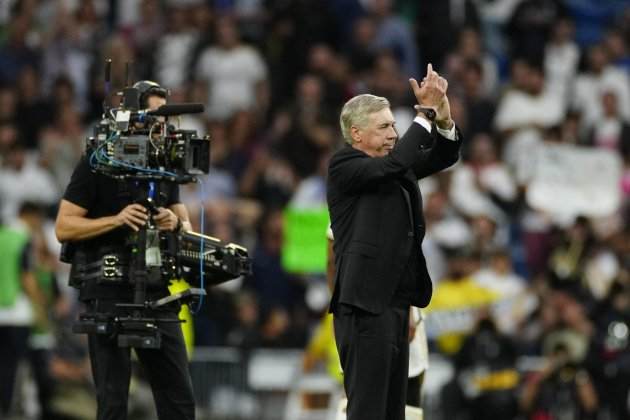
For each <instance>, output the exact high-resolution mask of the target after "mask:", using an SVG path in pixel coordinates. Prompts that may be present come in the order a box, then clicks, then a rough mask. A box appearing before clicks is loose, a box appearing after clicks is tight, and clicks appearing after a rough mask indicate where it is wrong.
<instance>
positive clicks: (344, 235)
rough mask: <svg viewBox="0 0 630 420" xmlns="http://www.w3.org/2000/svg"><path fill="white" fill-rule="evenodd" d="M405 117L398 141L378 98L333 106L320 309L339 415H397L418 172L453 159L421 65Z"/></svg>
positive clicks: (442, 102)
mask: <svg viewBox="0 0 630 420" xmlns="http://www.w3.org/2000/svg"><path fill="white" fill-rule="evenodd" d="M409 82H410V84H411V87H412V89H413V93H414V95H415V97H416V99H417V101H418V105H416V107H415V108H416V110H417V111H418V115H417V117H416V118H415V119H414V123H413V124H412V125H411V127H410V128H409V130H408V131H407V132H406V133H405V135H404V136H403V137H402V138H400V139H398V133H397V132H396V128H395V121H394V117H393V115H392V112H391V110H390V106H389V102H388V101H387V99H385V98H382V97H378V96H374V95H368V94H365V95H359V96H356V97H354V98H352V99H350V100H349V101H348V102H347V103H346V104H345V105H344V107H343V109H342V111H341V117H340V124H341V130H342V133H343V136H344V138H345V140H346V142H347V143H348V144H347V145H346V146H345V147H344V148H343V149H341V150H339V151H338V152H337V153H336V154H335V155H334V156H333V157H332V159H331V161H330V166H329V168H328V197H327V199H328V210H329V212H330V219H331V225H332V230H333V234H334V237H335V242H334V251H335V256H336V258H335V264H336V267H337V271H336V274H335V284H334V292H333V296H332V300H331V305H330V310H331V312H332V313H333V316H334V326H335V339H336V343H337V350H338V351H339V356H340V359H341V366H342V368H343V371H344V387H345V389H346V394H347V396H348V408H347V413H348V420H371V419H373V420H385V419H387V420H391V419H394V420H404V410H405V397H406V385H407V372H408V363H409V358H408V357H409V356H408V352H409V344H408V326H409V319H408V317H409V308H410V306H411V305H413V306H418V307H425V306H427V304H428V303H429V301H430V299H431V291H432V286H431V278H430V277H429V274H428V272H427V268H426V263H425V260H424V256H423V254H422V250H421V243H422V238H423V237H424V229H425V228H424V219H423V216H422V198H421V196H420V190H419V189H418V183H417V181H418V179H420V178H423V177H426V176H429V175H431V174H433V173H436V172H439V171H440V170H442V169H445V168H447V167H449V166H451V165H452V164H454V163H455V162H456V161H457V159H458V158H459V148H460V144H461V138H460V137H461V136H460V134H459V131H458V130H457V129H456V127H455V124H454V122H453V120H452V119H451V113H450V107H449V103H448V98H447V97H446V90H447V87H448V83H447V81H446V80H445V79H444V78H442V77H440V76H439V75H438V74H437V73H436V72H435V71H433V69H432V67H431V65H430V64H429V65H428V66H427V75H426V77H425V78H424V79H423V80H422V83H421V84H420V85H419V84H418V82H417V81H416V80H415V79H410V80H409Z"/></svg>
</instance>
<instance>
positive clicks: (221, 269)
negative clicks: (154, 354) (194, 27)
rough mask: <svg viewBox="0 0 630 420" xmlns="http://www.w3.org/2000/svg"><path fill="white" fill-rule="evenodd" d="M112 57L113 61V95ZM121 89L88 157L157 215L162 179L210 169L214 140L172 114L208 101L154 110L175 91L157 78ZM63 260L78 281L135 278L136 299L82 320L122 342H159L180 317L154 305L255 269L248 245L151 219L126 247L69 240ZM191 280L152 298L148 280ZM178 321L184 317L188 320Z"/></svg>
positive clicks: (191, 178) (194, 297)
mask: <svg viewBox="0 0 630 420" xmlns="http://www.w3.org/2000/svg"><path fill="white" fill-rule="evenodd" d="M110 70H111V60H107V62H106V67H105V85H106V97H107V94H108V91H109V81H110ZM128 76H129V64H127V75H126V77H125V80H126V82H125V84H126V85H127V87H125V88H124V89H122V91H121V92H119V93H118V96H120V97H121V101H120V105H119V106H118V107H111V108H110V107H108V106H107V105H106V103H104V105H103V110H104V112H103V116H102V118H101V120H100V122H98V123H97V124H96V126H95V127H94V135H93V136H91V137H89V138H87V140H86V156H87V158H88V160H89V164H90V167H91V168H92V171H94V172H96V173H100V174H103V175H105V176H108V177H112V178H116V179H120V180H124V181H125V182H126V183H127V184H128V186H129V190H130V191H132V192H133V193H132V197H133V201H134V202H136V203H139V204H142V205H143V206H145V207H146V208H147V209H148V210H149V213H150V214H151V216H153V215H155V214H157V213H158V209H157V208H158V206H160V205H162V203H161V201H160V191H159V190H160V185H163V184H164V183H167V184H168V183H175V184H184V183H189V182H197V178H196V177H197V176H198V175H202V174H207V173H208V172H209V169H210V167H209V162H210V138H209V136H205V137H199V136H198V135H197V133H196V132H195V131H194V130H184V129H179V128H176V127H175V126H173V125H171V124H170V123H169V117H174V116H179V115H182V114H191V113H199V112H203V109H204V108H203V105H201V104H164V105H162V106H160V107H157V108H149V107H148V103H147V100H146V99H147V96H148V95H158V96H162V97H163V98H165V99H166V96H167V95H168V92H167V91H166V90H165V89H163V88H162V87H161V86H159V85H158V84H157V83H155V82H151V81H141V82H137V83H135V84H134V85H133V86H128V79H129V77H128ZM61 260H62V261H64V262H70V263H72V271H71V278H70V284H71V285H73V286H75V287H81V286H82V285H83V284H85V282H89V281H95V282H97V283H99V284H121V283H129V284H131V285H132V286H133V291H134V292H133V302H120V303H117V304H116V311H115V313H94V312H88V313H83V314H81V315H80V316H79V320H78V321H77V322H76V323H75V324H74V326H73V331H74V332H75V333H90V334H106V335H110V336H116V337H117V340H118V345H119V346H120V347H142V348H159V347H160V346H161V335H160V330H159V322H173V321H172V320H170V319H161V318H158V317H156V316H155V312H153V311H152V310H155V309H158V308H160V307H163V306H164V305H168V304H170V303H172V302H180V303H195V302H196V303H197V304H198V305H200V304H201V301H202V299H203V296H205V295H206V290H205V289H206V287H209V286H213V285H216V284H219V283H222V282H224V281H227V280H231V279H234V278H237V277H239V276H241V275H245V274H248V273H250V271H251V268H250V260H249V256H248V253H247V249H245V248H243V247H241V246H239V245H236V244H231V243H230V244H224V243H222V242H221V241H220V240H218V239H216V238H212V237H210V236H206V235H203V234H200V233H195V232H184V231H182V230H181V229H178V231H177V232H165V231H159V230H158V229H157V227H156V225H155V223H154V222H153V220H152V217H150V218H149V220H148V222H147V224H146V225H145V226H143V227H142V228H141V229H140V230H139V231H138V232H133V233H131V234H130V235H129V236H128V239H127V243H126V245H125V246H124V247H120V248H119V249H101V250H99V252H97V253H96V254H94V253H93V252H91V253H89V254H88V253H86V252H83V251H82V249H81V246H80V245H79V246H77V244H76V243H72V244H64V247H63V248H62V255H61ZM181 278H183V279H185V280H187V281H188V282H189V283H190V284H191V285H193V286H194V287H191V288H189V289H187V290H185V291H183V292H180V293H176V294H172V295H169V296H165V297H162V298H160V299H157V300H152V301H151V300H147V298H146V294H147V293H146V291H147V286H148V285H168V284H169V283H170V281H171V280H172V279H181ZM175 322H182V321H180V320H178V321H175Z"/></svg>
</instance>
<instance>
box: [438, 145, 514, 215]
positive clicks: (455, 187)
mask: <svg viewBox="0 0 630 420" xmlns="http://www.w3.org/2000/svg"><path fill="white" fill-rule="evenodd" d="M469 147H470V159H469V160H468V161H467V162H465V163H463V164H460V165H458V166H457V167H455V169H454V171H453V177H452V181H451V189H450V192H449V195H450V199H451V202H452V203H453V205H454V206H455V207H456V208H457V209H458V210H460V211H461V212H462V213H463V214H464V215H466V216H469V217H474V216H477V215H482V214H483V215H487V216H489V217H490V218H491V219H493V220H495V221H498V222H499V223H505V222H506V221H507V218H508V216H509V215H510V214H511V213H512V210H513V207H514V202H515V200H516V195H517V191H516V184H515V182H514V180H513V179H512V176H511V175H510V172H509V171H508V170H507V168H506V167H505V165H504V164H503V163H502V162H501V161H500V160H499V159H498V156H497V152H496V149H495V145H494V142H493V140H492V138H491V137H490V136H488V135H486V134H478V135H477V136H475V137H473V138H472V139H471V146H469Z"/></svg>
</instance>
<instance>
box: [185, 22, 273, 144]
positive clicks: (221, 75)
mask: <svg viewBox="0 0 630 420" xmlns="http://www.w3.org/2000/svg"><path fill="white" fill-rule="evenodd" d="M216 31H217V32H216V40H217V45H216V46H210V47H209V48H207V49H206V50H205V51H203V52H202V53H201V56H200V58H199V61H198V63H197V72H196V79H197V80H198V81H199V82H201V83H202V84H204V85H205V88H206V90H207V92H208V96H207V109H206V111H207V116H208V118H209V119H210V121H211V122H213V123H214V124H215V125H225V126H226V127H227V128H228V133H229V134H228V138H229V144H230V145H231V146H232V147H235V148H240V147H243V146H244V144H245V142H246V141H247V140H249V136H250V134H251V130H252V129H253V128H254V127H255V123H256V122H257V121H258V119H259V118H260V117H261V116H264V115H265V112H266V108H267V106H268V103H269V97H268V95H269V92H268V86H267V68H266V65H265V63H264V61H263V60H262V57H261V55H260V53H259V52H258V51H257V50H256V49H254V48H252V47H250V46H247V45H245V44H242V43H241V41H240V35H239V33H238V28H237V26H236V23H235V22H234V21H233V20H232V19H231V18H229V17H222V18H220V19H219V20H218V21H217V26H216Z"/></svg>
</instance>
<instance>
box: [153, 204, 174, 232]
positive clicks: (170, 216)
mask: <svg viewBox="0 0 630 420" xmlns="http://www.w3.org/2000/svg"><path fill="white" fill-rule="evenodd" d="M158 211H159V213H158V214H156V215H155V216H153V220H154V221H155V224H156V225H157V227H158V229H159V230H168V231H172V230H175V229H176V228H177V225H178V224H179V218H178V217H177V215H176V214H175V213H173V211H172V210H171V209H166V208H164V207H158Z"/></svg>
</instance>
